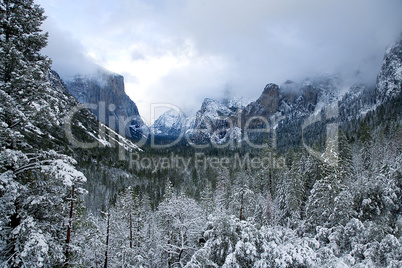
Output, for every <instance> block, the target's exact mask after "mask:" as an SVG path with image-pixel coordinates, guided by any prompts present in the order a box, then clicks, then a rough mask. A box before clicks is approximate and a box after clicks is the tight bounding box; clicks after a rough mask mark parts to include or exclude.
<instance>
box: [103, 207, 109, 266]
mask: <svg viewBox="0 0 402 268" xmlns="http://www.w3.org/2000/svg"><path fill="white" fill-rule="evenodd" d="M109 231H110V210H108V212H107V230H106V251H105V265H104V268H107V255H108V249H109Z"/></svg>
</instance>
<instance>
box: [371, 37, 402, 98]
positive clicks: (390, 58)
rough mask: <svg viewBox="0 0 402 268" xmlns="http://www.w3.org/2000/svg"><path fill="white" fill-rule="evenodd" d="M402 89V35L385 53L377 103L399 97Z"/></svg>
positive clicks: (378, 78)
mask: <svg viewBox="0 0 402 268" xmlns="http://www.w3.org/2000/svg"><path fill="white" fill-rule="evenodd" d="M401 91H402V35H401V37H400V39H399V41H398V42H397V43H396V44H395V45H394V46H393V47H391V48H390V49H389V50H388V51H387V53H386V54H385V57H384V61H383V65H382V68H381V71H380V73H379V75H378V77H377V104H381V103H383V102H386V101H389V100H391V99H392V98H395V97H399V96H400V95H401Z"/></svg>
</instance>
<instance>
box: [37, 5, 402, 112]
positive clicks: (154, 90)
mask: <svg viewBox="0 0 402 268" xmlns="http://www.w3.org/2000/svg"><path fill="white" fill-rule="evenodd" d="M40 2H41V3H42V5H45V8H46V7H48V15H49V14H51V12H53V13H57V12H62V10H61V8H58V4H57V3H60V6H63V8H64V10H67V11H65V12H68V10H76V11H75V14H73V13H72V14H70V15H71V16H72V18H73V19H74V20H72V22H63V16H59V17H57V16H55V17H54V18H53V17H52V19H54V20H57V21H58V25H63V31H60V30H59V29H56V28H55V27H53V28H52V27H51V25H49V24H46V25H45V28H46V29H47V30H48V31H49V32H50V42H49V48H48V50H47V51H46V52H47V53H48V54H49V55H50V56H51V57H52V58H53V59H54V66H55V69H56V70H59V71H60V72H62V74H63V75H64V74H71V73H73V72H74V71H78V70H80V67H82V66H84V69H86V67H85V66H87V65H86V62H87V58H88V57H87V56H86V55H92V59H93V60H94V61H95V62H96V63H97V64H100V65H102V66H104V67H106V68H108V69H111V70H112V71H115V72H119V73H124V74H126V75H125V77H126V82H127V86H126V91H127V93H128V94H129V96H130V97H132V99H133V100H134V101H135V102H136V103H137V104H138V106H139V108H140V112H141V113H143V114H147V113H148V112H147V111H148V110H149V104H150V103H153V102H162V101H164V102H169V103H172V104H175V105H178V106H181V107H183V109H184V110H185V111H192V112H193V111H195V110H197V109H198V108H199V107H200V105H201V102H202V100H203V99H204V98H206V97H212V98H217V99H219V98H221V97H223V94H224V89H225V87H226V86H227V85H228V84H229V85H230V86H231V91H232V94H234V95H235V96H243V97H247V98H257V97H258V96H259V95H260V94H261V92H262V90H263V88H264V86H265V84H267V83H270V82H274V83H278V84H282V83H284V82H285V81H286V80H288V79H291V80H296V81H297V80H301V79H304V78H306V77H312V76H315V75H320V74H323V73H324V74H334V73H337V74H340V75H342V76H343V77H344V78H345V79H346V80H348V81H350V83H352V82H354V81H357V80H360V81H363V82H366V83H374V82H375V79H376V75H377V73H378V72H379V70H380V67H381V63H382V59H383V55H384V53H385V50H386V48H387V46H389V45H391V44H392V43H393V42H394V41H396V39H397V38H398V37H399V35H400V32H401V31H402V27H401V25H402V16H400V14H401V12H402V2H401V1H399V0H389V1H381V0H355V1H350V0H337V1H321V0H310V1H299V0H283V1H265V0H255V1H252V2H250V1H248V2H247V1H242V0H216V1H203V0H193V1H180V0H157V1H146V2H145V1H140V0H133V1H124V0H116V1H106V2H105V3H103V2H102V3H100V2H99V1H93V0H86V1H77V0H71V1H66V0H60V1H59V2H52V1H51V3H52V5H50V4H49V3H50V2H48V1H45V0H41V1H40ZM95 2H96V4H95ZM64 6H65V7H64ZM65 16H66V17H68V16H67V15H65ZM63 23H67V24H63ZM77 25H82V27H79V26H77ZM49 26H50V27H49ZM74 40H78V41H74ZM80 59H81V60H82V62H83V64H81V60H80ZM72 66H73V67H72Z"/></svg>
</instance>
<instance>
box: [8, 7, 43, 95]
mask: <svg viewBox="0 0 402 268" xmlns="http://www.w3.org/2000/svg"><path fill="white" fill-rule="evenodd" d="M43 13H44V10H43V8H41V7H40V6H39V5H36V4H34V1H33V0H4V1H1V3H0V36H1V37H0V59H1V62H0V83H1V86H2V87H5V90H6V92H8V93H11V92H13V91H14V92H18V94H19V96H20V98H24V99H26V100H27V102H30V101H32V98H34V97H35V92H36V91H37V90H38V89H40V88H43V87H44V85H43V82H44V80H45V78H46V76H47V73H48V70H49V66H50V60H48V59H47V58H46V57H45V56H43V55H41V54H40V53H39V52H40V50H41V49H42V48H44V47H45V46H46V45H47V37H48V35H47V33H42V30H41V29H40V26H41V25H42V23H43V21H44V20H45V19H46V17H45V16H44V15H43Z"/></svg>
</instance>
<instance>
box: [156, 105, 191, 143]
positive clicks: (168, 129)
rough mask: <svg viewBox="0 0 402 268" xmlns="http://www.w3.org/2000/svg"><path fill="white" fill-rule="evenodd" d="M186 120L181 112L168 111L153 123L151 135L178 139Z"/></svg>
mask: <svg viewBox="0 0 402 268" xmlns="http://www.w3.org/2000/svg"><path fill="white" fill-rule="evenodd" d="M186 119H187V118H186V116H185V115H184V114H183V113H182V112H178V111H176V110H173V109H172V110H169V111H167V112H165V113H163V114H162V115H161V116H160V117H159V118H158V119H157V120H156V121H155V122H154V124H153V125H152V126H151V128H150V130H151V133H152V134H153V135H154V136H160V137H178V136H179V135H180V133H181V132H182V131H183V130H184V129H185V125H186Z"/></svg>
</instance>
